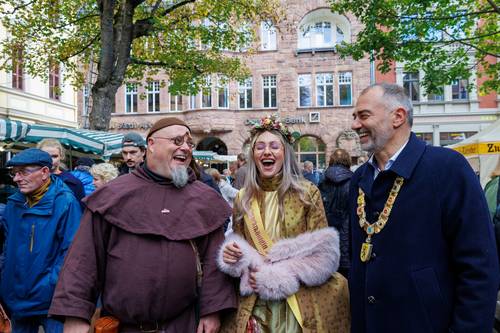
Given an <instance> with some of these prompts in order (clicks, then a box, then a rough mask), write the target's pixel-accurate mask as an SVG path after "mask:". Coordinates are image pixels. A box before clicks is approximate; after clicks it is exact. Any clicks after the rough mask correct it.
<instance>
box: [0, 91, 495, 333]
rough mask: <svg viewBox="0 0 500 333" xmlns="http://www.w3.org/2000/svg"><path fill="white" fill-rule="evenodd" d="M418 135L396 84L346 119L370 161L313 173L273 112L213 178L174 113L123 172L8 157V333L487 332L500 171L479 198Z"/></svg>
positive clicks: (2, 287)
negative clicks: (299, 157) (13, 185)
mask: <svg viewBox="0 0 500 333" xmlns="http://www.w3.org/2000/svg"><path fill="white" fill-rule="evenodd" d="M412 124H413V109H412V104H411V101H410V100H409V98H408V97H407V96H406V95H405V93H404V89H403V88H402V87H400V86H398V85H394V84H376V85H373V86H370V87H368V88H366V89H365V90H363V91H362V93H361V94H360V96H359V98H358V100H357V103H356V106H355V108H354V112H353V121H352V124H351V127H352V129H353V130H354V131H356V132H357V134H358V136H359V140H360V144H361V147H362V149H363V150H364V151H366V152H367V153H368V159H367V161H366V163H363V164H362V165H361V166H359V167H357V168H353V166H352V165H351V164H352V159H351V157H350V156H349V153H348V152H347V151H346V150H344V149H340V148H338V149H335V150H333V151H332V152H331V155H330V160H329V163H328V167H327V168H326V169H325V170H324V171H323V172H322V173H321V174H320V173H319V172H317V170H314V165H313V163H311V162H310V161H305V162H304V163H303V166H301V165H300V164H299V162H298V160H297V156H296V155H295V152H294V149H293V143H294V142H293V141H294V138H293V136H292V135H291V132H290V130H289V129H288V127H287V126H285V125H284V124H283V123H282V122H281V121H280V119H279V118H278V117H277V116H275V115H273V116H267V117H264V118H262V119H261V120H260V121H259V122H258V123H256V124H254V125H253V126H252V128H251V131H250V141H249V142H250V149H249V152H248V153H246V154H243V153H242V154H239V155H238V157H237V161H235V162H234V163H232V164H230V165H229V167H228V169H225V170H222V172H220V171H219V170H217V169H207V170H205V169H203V168H201V167H200V166H199V165H198V164H197V163H196V161H195V160H194V159H193V149H194V147H195V143H194V141H193V138H192V135H191V128H190V126H189V124H188V123H186V122H184V121H182V120H180V119H178V118H174V117H166V118H163V119H161V120H159V121H157V122H156V123H155V124H154V125H153V126H152V128H151V129H150V130H149V132H148V133H147V136H146V138H145V139H144V138H143V137H142V136H141V135H139V134H138V133H132V132H131V133H128V134H126V135H125V136H124V138H123V142H122V158H123V164H122V165H121V166H120V167H119V168H116V167H115V166H114V165H113V164H110V163H98V164H96V163H95V162H94V160H92V159H90V158H86V157H81V158H79V159H78V160H77V162H76V166H75V168H74V170H70V171H66V170H65V168H64V166H63V161H64V159H65V153H64V148H63V147H62V146H61V144H60V143H59V142H58V141H57V140H48V139H46V140H42V141H41V142H40V143H39V145H38V146H37V148H30V149H27V150H24V151H22V152H20V153H18V154H16V155H15V156H14V157H13V158H12V159H10V160H9V161H8V162H7V166H8V167H9V168H10V174H11V176H12V177H13V181H14V182H15V183H16V184H17V189H16V192H15V193H14V194H13V195H11V196H10V197H9V198H8V201H7V204H6V205H5V207H0V213H1V212H2V209H3V214H1V216H2V220H1V224H0V227H1V228H2V231H3V235H4V245H3V251H2V257H1V258H2V259H1V261H0V269H1V275H0V302H1V305H2V306H3V307H4V308H5V310H6V312H7V313H8V315H9V316H10V318H11V321H12V328H13V332H19V333H25V332H26V333H37V332H38V330H39V327H40V326H42V327H43V329H44V331H45V332H47V333H59V332H65V333H87V332H89V331H92V333H93V330H94V329H96V332H98V331H99V330H100V326H99V325H101V324H102V323H103V322H104V321H101V319H105V320H106V321H105V323H106V325H108V328H109V327H113V328H114V331H112V332H116V333H118V332H163V333H173V332H176V333H177V332H196V333H216V332H228V333H229V332H230V333H234V332H236V333H298V332H304V333H307V332H320V333H321V332H325V333H328V332H353V333H364V332H368V333H372V332H373V333H379V332H389V333H391V332H394V333H399V332H410V333H411V332H415V333H421V332H443V333H444V332H478V333H479V332H484V333H486V332H488V333H490V332H492V328H493V323H494V313H495V304H496V297H497V292H498V287H499V282H500V281H499V279H500V271H499V260H498V254H497V246H496V239H495V232H494V230H495V231H496V232H497V233H498V234H499V237H498V239H500V231H497V230H500V209H499V207H500V206H498V203H499V201H500V190H499V186H498V176H499V175H500V162H499V166H498V167H497V170H496V171H495V172H496V173H494V175H493V178H492V181H491V182H490V183H489V184H488V185H487V187H486V197H485V193H484V192H483V190H482V188H481V186H480V184H479V181H478V179H477V177H476V175H475V174H474V172H473V171H472V169H471V167H470V166H469V165H468V163H467V161H466V160H465V159H464V158H463V157H462V156H461V155H460V154H459V153H457V152H454V151H452V150H450V149H446V148H440V147H432V146H429V145H426V144H425V143H424V142H423V141H421V140H419V139H418V138H417V137H416V136H415V134H413V133H412V131H411V127H412ZM353 171H354V172H353ZM492 221H498V229H497V228H495V229H494V224H493V223H492ZM0 317H1V316H0ZM98 317H101V319H97V318H98ZM0 319H1V318H0ZM110 325H111V326H110ZM106 332H108V331H106Z"/></svg>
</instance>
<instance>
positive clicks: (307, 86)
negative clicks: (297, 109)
mask: <svg viewBox="0 0 500 333" xmlns="http://www.w3.org/2000/svg"><path fill="white" fill-rule="evenodd" d="M311 97H312V89H311V74H301V75H299V106H311V105H312V100H311Z"/></svg>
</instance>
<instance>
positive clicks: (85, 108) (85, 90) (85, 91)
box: [82, 84, 90, 116]
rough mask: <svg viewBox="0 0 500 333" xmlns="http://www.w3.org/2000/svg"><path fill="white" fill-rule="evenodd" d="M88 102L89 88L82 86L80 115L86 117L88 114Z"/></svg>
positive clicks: (86, 85)
mask: <svg viewBox="0 0 500 333" xmlns="http://www.w3.org/2000/svg"><path fill="white" fill-rule="evenodd" d="M89 102H90V87H89V85H88V84H85V85H84V86H83V103H82V106H83V107H82V115H84V116H87V115H88V114H89V106H90V104H89Z"/></svg>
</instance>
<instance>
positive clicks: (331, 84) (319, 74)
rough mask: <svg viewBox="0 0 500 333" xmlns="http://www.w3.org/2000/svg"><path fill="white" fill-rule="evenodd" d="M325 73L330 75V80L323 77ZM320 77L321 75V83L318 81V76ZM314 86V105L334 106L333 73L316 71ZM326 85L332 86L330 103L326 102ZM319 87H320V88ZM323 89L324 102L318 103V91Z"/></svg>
mask: <svg viewBox="0 0 500 333" xmlns="http://www.w3.org/2000/svg"><path fill="white" fill-rule="evenodd" d="M327 75H330V76H331V82H327V80H326V79H325V77H326V76H327ZM320 77H323V80H322V83H318V82H320V80H319V78H320ZM315 87H316V106H319V107H331V106H334V105H335V75H334V73H331V72H330V73H328V72H326V73H316V75H315ZM328 87H331V88H332V92H331V99H332V104H327V102H326V101H327V100H328V98H327V88H328ZM320 88H321V89H320ZM320 90H321V91H323V100H324V103H323V104H320V103H319V97H320V94H319V91H320Z"/></svg>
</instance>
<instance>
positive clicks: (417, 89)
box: [403, 72, 420, 102]
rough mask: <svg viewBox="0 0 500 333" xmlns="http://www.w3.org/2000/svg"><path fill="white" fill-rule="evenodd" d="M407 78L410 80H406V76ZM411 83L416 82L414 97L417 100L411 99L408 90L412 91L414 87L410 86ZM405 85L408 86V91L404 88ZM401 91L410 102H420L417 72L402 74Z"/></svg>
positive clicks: (411, 96) (411, 95)
mask: <svg viewBox="0 0 500 333" xmlns="http://www.w3.org/2000/svg"><path fill="white" fill-rule="evenodd" d="M407 75H408V76H409V77H410V79H406V76H407ZM412 75H416V78H414V77H413V76H412ZM413 82H416V83H417V84H416V88H415V89H416V97H417V99H413V94H411V92H410V89H409V88H411V90H412V91H413V89H414V88H412V87H413V86H414V85H413V84H411V83H413ZM406 84H409V85H408V89H407V87H406ZM403 89H404V90H405V92H406V94H407V95H408V96H409V97H410V100H411V101H412V102H420V75H419V73H418V72H403Z"/></svg>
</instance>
